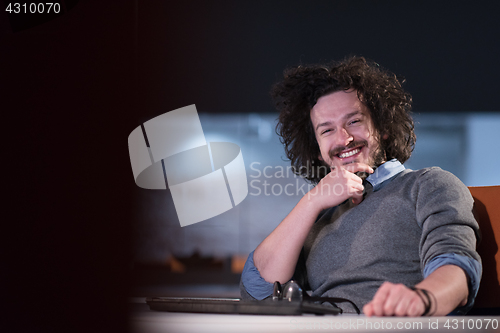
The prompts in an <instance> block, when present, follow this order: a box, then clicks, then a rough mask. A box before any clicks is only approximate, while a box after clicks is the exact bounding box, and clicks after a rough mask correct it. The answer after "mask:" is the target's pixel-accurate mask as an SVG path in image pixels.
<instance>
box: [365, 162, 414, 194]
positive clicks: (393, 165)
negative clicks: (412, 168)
mask: <svg viewBox="0 0 500 333" xmlns="http://www.w3.org/2000/svg"><path fill="white" fill-rule="evenodd" d="M404 169H405V167H404V165H403V164H401V162H399V161H398V160H397V159H395V158H394V159H392V160H390V161H387V162H385V163H384V164H382V165H380V166H379V167H378V168H376V169H375V172H374V173H372V174H371V175H369V176H368V177H367V178H366V181H368V182H369V183H370V184H372V186H373V192H375V191H378V190H380V189H382V188H383V187H384V186H385V185H387V184H389V183H390V182H391V180H392V179H393V178H394V177H395V176H397V175H398V174H399V173H401V172H402V171H403V170H404Z"/></svg>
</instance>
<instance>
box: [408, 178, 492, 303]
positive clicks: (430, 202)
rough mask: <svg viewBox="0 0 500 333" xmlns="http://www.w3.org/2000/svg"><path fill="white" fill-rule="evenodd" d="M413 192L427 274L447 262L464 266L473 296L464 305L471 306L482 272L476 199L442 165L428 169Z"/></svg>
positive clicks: (421, 251) (421, 249)
mask: <svg viewBox="0 0 500 333" xmlns="http://www.w3.org/2000/svg"><path fill="white" fill-rule="evenodd" d="M413 195H415V197H416V212H417V223H418V224H419V226H420V227H421V228H422V237H421V239H420V244H419V251H420V259H421V267H422V271H423V273H424V276H426V275H428V274H430V272H431V271H433V270H434V269H436V268H437V267H439V266H441V265H444V264H454V265H457V266H459V267H461V268H462V269H463V270H464V272H465V273H466V275H467V278H468V283H469V299H468V302H467V305H466V306H465V307H464V308H465V309H469V308H470V307H471V306H472V304H473V303H474V298H475V295H476V293H477V289H478V288H479V280H480V277H481V271H482V267H481V258H480V257H479V254H478V253H477V252H476V242H477V240H478V239H479V226H478V224H477V222H476V220H475V218H474V215H473V211H472V209H473V204H474V201H473V198H472V196H471V194H470V192H469V190H468V188H467V187H466V186H465V185H464V184H463V183H462V182H461V181H460V180H459V179H458V178H457V177H455V176H454V175H453V174H451V173H449V172H447V171H444V170H441V169H440V168H429V169H426V171H424V172H423V173H422V175H420V177H419V180H418V181H417V182H416V185H415V188H414V192H413ZM444 259H446V260H444ZM469 268H470V269H469ZM471 282H473V283H471Z"/></svg>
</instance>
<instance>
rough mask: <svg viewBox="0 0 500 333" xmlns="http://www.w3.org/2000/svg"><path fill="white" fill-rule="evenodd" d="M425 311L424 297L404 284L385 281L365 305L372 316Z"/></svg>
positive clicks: (399, 314)
mask: <svg viewBox="0 0 500 333" xmlns="http://www.w3.org/2000/svg"><path fill="white" fill-rule="evenodd" d="M424 311H425V304H424V302H423V300H422V298H421V297H420V296H419V295H418V294H417V293H416V292H415V291H413V290H411V289H410V288H408V287H406V286H405V285H403V284H394V283H390V282H384V283H383V284H382V285H381V286H380V288H379V289H378V290H377V292H376V293H375V296H374V297H373V299H372V300H371V301H370V302H369V303H367V304H366V305H365V306H364V307H363V312H364V313H365V315H367V316H368V317H370V316H409V317H417V316H421V315H422V314H423V313H424Z"/></svg>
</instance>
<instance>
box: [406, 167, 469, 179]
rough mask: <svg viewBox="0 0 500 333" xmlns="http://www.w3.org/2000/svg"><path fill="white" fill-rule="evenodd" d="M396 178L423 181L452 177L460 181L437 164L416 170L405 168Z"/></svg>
mask: <svg viewBox="0 0 500 333" xmlns="http://www.w3.org/2000/svg"><path fill="white" fill-rule="evenodd" d="M398 178H402V179H406V180H414V181H419V180H424V181H425V180H429V179H438V180H439V179H454V180H458V181H460V180H459V179H458V177H457V176H455V175H454V174H453V173H451V172H449V171H446V170H443V169H441V168H440V167H438V166H432V167H426V168H422V169H418V170H412V169H405V170H404V171H403V172H401V174H400V175H399V177H398Z"/></svg>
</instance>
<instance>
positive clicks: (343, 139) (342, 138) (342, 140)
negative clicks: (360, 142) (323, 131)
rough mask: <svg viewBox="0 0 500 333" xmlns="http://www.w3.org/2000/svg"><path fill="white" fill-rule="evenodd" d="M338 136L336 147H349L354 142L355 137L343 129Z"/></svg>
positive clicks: (338, 132)
mask: <svg viewBox="0 0 500 333" xmlns="http://www.w3.org/2000/svg"><path fill="white" fill-rule="evenodd" d="M336 134H337V135H336V137H335V145H336V146H347V145H348V144H349V143H351V142H352V141H353V140H354V138H353V136H352V135H351V134H350V133H349V132H348V131H347V130H346V129H345V128H343V127H342V128H340V129H339V130H338V131H337V133H336Z"/></svg>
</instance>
